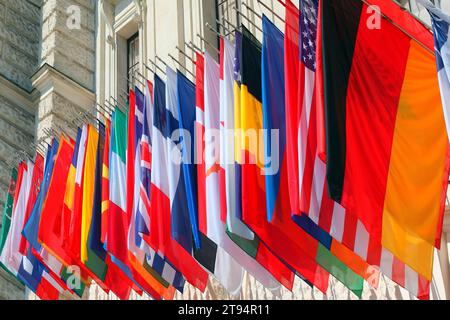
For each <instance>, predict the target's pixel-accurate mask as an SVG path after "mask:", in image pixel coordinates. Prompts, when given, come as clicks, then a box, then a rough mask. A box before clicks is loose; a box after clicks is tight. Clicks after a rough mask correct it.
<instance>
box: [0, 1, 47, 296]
mask: <svg viewBox="0 0 450 320" xmlns="http://www.w3.org/2000/svg"><path fill="white" fill-rule="evenodd" d="M40 24H41V1H38V0H28V1H26V0H0V221H1V216H2V214H3V206H4V200H5V198H6V192H7V190H8V184H9V179H10V176H9V175H10V168H11V166H12V165H15V162H14V160H13V158H14V156H15V155H16V154H17V152H18V151H19V150H22V151H25V152H27V153H28V154H30V155H31V154H32V152H33V150H32V148H31V147H30V144H31V143H32V142H33V141H34V133H35V116H34V109H33V107H32V100H33V98H32V97H33V94H32V89H33V87H32V84H31V79H30V77H31V76H32V74H33V73H34V72H35V71H36V70H37V68H38V66H39V55H40V34H41V28H40ZM0 223H1V222H0ZM23 298H24V288H23V286H22V285H21V284H19V283H18V281H17V280H15V279H14V278H13V277H11V276H10V275H9V274H6V273H5V272H4V271H2V270H1V271H0V299H23Z"/></svg>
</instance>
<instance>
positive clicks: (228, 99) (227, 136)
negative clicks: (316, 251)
mask: <svg viewBox="0 0 450 320" xmlns="http://www.w3.org/2000/svg"><path fill="white" fill-rule="evenodd" d="M234 53H235V47H234V45H233V44H232V43H231V42H230V41H229V40H228V39H226V38H221V39H220V119H221V120H220V122H221V127H220V130H221V131H224V132H223V133H222V132H221V136H220V146H221V147H220V151H221V153H220V158H221V167H223V168H224V175H225V178H224V179H225V189H224V190H221V195H222V192H223V193H224V194H225V204H226V207H225V209H224V208H221V212H222V210H225V214H224V215H225V219H223V218H224V217H223V216H222V217H221V220H222V223H224V224H225V226H224V227H223V228H224V232H226V236H225V237H223V239H221V243H220V245H221V246H223V247H224V249H225V250H227V252H228V253H230V254H231V255H232V256H233V257H234V258H235V259H236V261H239V263H240V264H241V265H242V267H243V268H244V269H245V270H246V271H247V272H249V273H250V274H251V275H252V276H253V277H254V278H255V279H256V280H257V281H258V282H260V283H261V284H262V285H263V286H264V287H265V288H267V289H269V290H276V289H278V288H279V287H280V284H279V282H278V281H276V280H275V279H274V277H273V276H272V275H271V274H270V273H269V272H268V271H267V270H266V269H265V268H264V267H263V266H261V265H260V264H259V263H258V262H257V261H256V260H255V259H253V257H251V256H250V255H248V254H247V252H246V251H245V250H243V249H242V248H241V247H239V246H238V245H237V244H236V243H235V242H234V241H233V240H231V238H230V237H229V235H231V231H230V230H231V229H232V230H234V231H235V232H236V233H235V234H234V235H233V237H234V238H235V239H240V240H244V239H243V238H241V237H240V236H239V235H238V234H242V233H247V235H249V236H251V231H250V230H249V229H248V227H247V226H245V225H244V224H243V223H242V221H241V220H239V219H237V218H236V214H235V212H236V196H237V195H236V192H235V186H236V182H235V181H236V177H235V174H236V170H235V163H234V93H233V83H234V78H233V71H234V62H233V60H234ZM236 229H237V230H236ZM244 241H249V240H244Z"/></svg>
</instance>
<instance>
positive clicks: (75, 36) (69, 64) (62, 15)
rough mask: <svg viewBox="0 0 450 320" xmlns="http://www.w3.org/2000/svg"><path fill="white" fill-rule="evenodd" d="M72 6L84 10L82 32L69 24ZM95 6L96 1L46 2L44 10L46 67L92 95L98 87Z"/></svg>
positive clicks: (82, 13)
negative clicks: (61, 74) (59, 73)
mask: <svg viewBox="0 0 450 320" xmlns="http://www.w3.org/2000/svg"><path fill="white" fill-rule="evenodd" d="M71 6H76V7H77V8H79V10H80V18H81V25H80V29H77V28H73V27H72V26H71V25H70V23H69V24H68V21H69V22H70V17H71V11H70V10H69V9H70V7H71ZM95 6H96V1H93V0H45V1H44V4H43V7H42V19H43V23H42V53H41V58H42V64H44V63H47V64H49V65H51V66H52V67H54V68H55V69H57V70H58V71H60V72H62V73H63V74H65V75H66V76H68V77H69V78H71V79H73V80H74V81H75V82H77V83H79V84H80V85H82V86H83V87H85V88H87V89H89V90H91V91H94V83H95V79H94V72H95Z"/></svg>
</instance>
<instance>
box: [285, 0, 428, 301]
mask: <svg viewBox="0 0 450 320" xmlns="http://www.w3.org/2000/svg"><path fill="white" fill-rule="evenodd" d="M300 6H301V8H302V10H301V11H302V13H304V12H308V15H305V14H302V18H301V20H300V21H301V23H300V24H301V26H302V30H303V31H302V32H301V33H300V36H301V39H300V43H301V46H300V47H301V53H302V55H301V56H299V57H300V58H301V59H302V60H301V64H300V66H301V68H302V69H301V70H300V75H301V79H302V81H301V82H300V85H301V87H300V90H299V92H300V93H301V96H300V99H299V104H298V110H306V112H301V114H302V118H301V120H302V121H301V122H299V124H294V126H295V125H298V128H299V132H302V134H303V135H307V140H305V141H304V143H306V145H303V146H300V148H299V149H300V150H301V151H302V152H303V153H300V158H301V159H303V161H302V163H303V164H307V165H306V166H304V167H302V170H301V172H302V174H303V176H302V177H301V181H302V183H303V186H302V185H301V186H300V189H301V190H302V195H301V196H302V197H301V201H300V207H301V211H302V213H301V214H298V211H296V210H292V209H291V210H292V211H293V212H294V216H293V218H294V221H295V222H296V223H297V224H298V225H300V226H301V227H302V228H303V229H304V230H305V231H306V232H308V233H309V234H310V235H311V236H312V237H314V238H315V239H316V240H318V241H319V242H320V243H321V245H322V246H323V247H321V248H322V249H323V248H324V247H325V248H327V249H328V250H329V251H330V252H331V254H332V257H333V256H334V257H333V258H337V260H336V259H333V260H329V261H330V262H333V261H334V262H333V263H335V264H337V265H338V266H339V265H341V263H344V265H346V266H347V267H348V268H349V269H351V270H352V271H353V272H355V273H356V274H358V275H360V276H361V277H363V278H365V279H366V280H368V281H369V283H370V284H371V285H376V284H377V283H378V281H377V278H378V277H379V272H378V270H377V269H375V268H374V266H376V267H380V258H381V254H382V248H381V246H380V245H379V243H378V244H377V243H376V241H374V239H373V238H370V239H369V236H368V234H367V232H366V230H365V228H364V227H363V226H362V224H361V223H360V222H357V221H356V220H355V219H354V218H353V216H352V215H350V214H346V212H345V209H343V208H342V207H341V206H340V205H339V204H337V203H334V201H332V200H331V199H330V198H329V196H328V193H327V190H326V185H325V165H324V163H322V162H321V161H320V160H323V158H322V154H321V146H320V144H321V140H322V139H323V137H322V133H321V132H323V130H322V129H321V128H323V126H324V124H323V121H321V117H322V116H323V113H322V112H320V110H321V109H322V100H323V99H322V95H323V93H322V92H321V91H322V90H321V83H322V82H321V77H320V75H321V71H320V70H321V66H322V63H321V61H322V58H321V46H320V45H319V46H318V47H317V48H315V43H316V37H315V36H314V32H315V30H316V26H317V25H318V24H319V25H320V19H321V17H320V15H319V16H318V17H316V16H315V15H312V14H313V13H317V12H318V3H317V2H316V1H301V2H300ZM286 10H287V11H286V14H287V16H288V17H289V16H292V20H295V19H294V18H295V17H296V16H297V15H298V10H297V8H296V7H295V6H293V5H292V3H290V6H288V7H286ZM292 13H295V14H292ZM305 19H306V20H305ZM317 20H318V22H317ZM289 21H290V19H287V23H286V30H287V31H286V33H287V34H289V33H288V31H289V30H290V22H289ZM305 21H308V24H306V23H305ZM310 28H313V30H312V31H311V30H309V29H310ZM317 31H318V35H317V43H319V44H321V33H320V31H321V30H320V28H319V29H318V30H317ZM291 40H292V41H291ZM294 41H295V38H294V39H290V40H289V41H286V39H285V44H286V48H287V50H288V49H289V48H290V47H291V45H294V48H295V47H296V46H297V45H298V38H297V44H295V42H294ZM316 55H317V58H316ZM292 58H293V55H285V66H286V69H289V68H288V66H290V65H291V64H292ZM310 58H312V60H314V62H315V64H313V63H311V59H310ZM316 61H317V62H316ZM306 62H309V63H306ZM288 72H289V71H288ZM314 73H315V75H314ZM297 82H298V79H297V78H296V77H295V75H293V76H291V77H287V78H286V84H287V86H289V83H297ZM288 96H289V94H288V95H287V96H286V97H288ZM311 97H314V98H313V99H311ZM287 102H288V98H287ZM291 112H294V113H295V112H297V111H296V109H295V108H293V110H291ZM286 121H287V123H289V121H291V122H292V118H291V117H290V116H287V117H286ZM314 159H315V160H314ZM312 164H314V165H312ZM321 190H322V191H321ZM305 191H307V192H305ZM290 197H291V198H292V197H295V198H297V199H298V198H299V196H296V195H295V194H292V193H290ZM291 200H292V199H291ZM295 201H296V202H297V203H298V201H297V200H295ZM295 212H297V213H295ZM344 226H345V227H344ZM332 237H333V238H332ZM322 251H323V250H322ZM321 260H322V261H323V262H324V260H323V258H321ZM327 260H328V259H327ZM385 260H386V259H385ZM398 266H399V263H397V266H396V268H398ZM392 267H393V266H388V265H387V264H386V263H384V264H382V265H381V270H382V271H384V270H387V271H388V272H389V274H391V273H392V272H391V271H389V270H390V269H392ZM404 267H405V266H404ZM374 271H375V272H374ZM398 274H399V273H394V275H398ZM404 274H405V273H404ZM408 275H411V277H409V276H408V277H409V278H411V279H416V281H415V283H414V280H411V281H405V279H404V277H403V279H402V277H397V276H394V279H393V280H394V281H395V282H397V283H399V284H401V285H403V286H404V287H405V288H406V289H408V290H409V291H410V292H411V293H412V294H414V295H417V293H418V290H417V289H416V288H420V287H422V288H426V286H417V279H419V277H418V275H417V274H416V275H415V276H414V275H413V274H412V273H411V272H409V273H408ZM405 285H406V286H405ZM419 294H420V295H421V296H425V295H426V294H424V292H420V293H419Z"/></svg>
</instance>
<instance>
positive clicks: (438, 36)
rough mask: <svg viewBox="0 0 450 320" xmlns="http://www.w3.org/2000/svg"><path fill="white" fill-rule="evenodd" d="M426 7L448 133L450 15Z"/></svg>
mask: <svg viewBox="0 0 450 320" xmlns="http://www.w3.org/2000/svg"><path fill="white" fill-rule="evenodd" d="M419 3H421V4H422V5H423V6H425V8H427V10H428V12H429V14H430V16H431V21H432V26H433V33H434V47H435V50H436V53H435V56H436V67H437V73H438V81H439V87H440V92H441V101H442V106H443V108H444V119H445V125H446V127H447V135H448V133H449V132H450V96H449V92H450V79H449V72H450V70H449V55H448V48H449V46H450V45H449V42H448V34H449V30H450V17H449V16H448V15H446V14H445V13H444V12H442V10H440V9H438V8H436V7H435V6H434V5H433V4H431V3H430V1H428V0H419ZM443 217H444V216H443V215H442V214H441V217H440V219H439V222H438V228H439V229H438V232H437V237H436V243H435V246H436V248H440V246H441V236H442V229H441V226H442V223H443V220H442V219H443Z"/></svg>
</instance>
